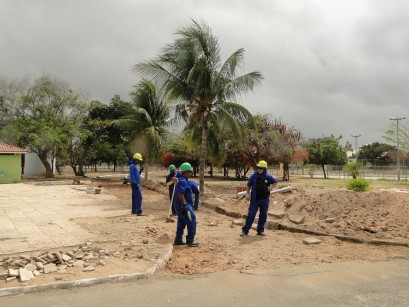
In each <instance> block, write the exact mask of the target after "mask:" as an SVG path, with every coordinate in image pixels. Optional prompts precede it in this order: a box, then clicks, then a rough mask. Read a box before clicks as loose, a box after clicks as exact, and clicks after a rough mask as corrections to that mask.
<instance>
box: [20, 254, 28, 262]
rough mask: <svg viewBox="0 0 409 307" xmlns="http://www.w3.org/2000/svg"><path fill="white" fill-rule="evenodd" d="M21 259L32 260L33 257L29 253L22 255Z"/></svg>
mask: <svg viewBox="0 0 409 307" xmlns="http://www.w3.org/2000/svg"><path fill="white" fill-rule="evenodd" d="M20 259H24V260H27V261H30V260H31V257H30V256H28V255H20Z"/></svg>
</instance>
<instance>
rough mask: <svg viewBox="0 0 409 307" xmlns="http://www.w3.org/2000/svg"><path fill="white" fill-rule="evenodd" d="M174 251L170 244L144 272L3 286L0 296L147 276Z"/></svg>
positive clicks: (87, 285) (161, 266)
mask: <svg viewBox="0 0 409 307" xmlns="http://www.w3.org/2000/svg"><path fill="white" fill-rule="evenodd" d="M172 253H173V245H172V244H170V247H169V250H168V252H167V253H166V254H165V255H164V257H163V258H161V259H158V260H157V261H156V263H155V264H154V265H153V266H152V267H151V268H149V269H147V270H146V271H145V272H142V273H130V274H117V275H109V276H106V277H95V278H85V279H79V280H73V281H65V282H55V283H49V284H44V285H34V286H21V287H12V288H2V289H0V297H5V296H13V295H19V294H25V293H32V292H39V291H45V290H51V289H71V288H74V287H89V286H94V285H99V284H103V283H108V282H120V281H129V280H138V279H143V278H147V277H148V276H149V275H152V274H153V273H155V271H156V270H158V269H161V268H163V267H164V266H165V265H166V264H167V263H168V262H169V260H170V258H172Z"/></svg>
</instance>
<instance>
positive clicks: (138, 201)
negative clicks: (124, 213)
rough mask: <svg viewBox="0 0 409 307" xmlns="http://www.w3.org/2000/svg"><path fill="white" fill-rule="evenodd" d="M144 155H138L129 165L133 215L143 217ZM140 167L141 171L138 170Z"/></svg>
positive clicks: (135, 155)
mask: <svg viewBox="0 0 409 307" xmlns="http://www.w3.org/2000/svg"><path fill="white" fill-rule="evenodd" d="M142 161H143V159H142V155H141V154H140V153H136V154H134V156H133V159H132V160H131V164H130V165H129V181H130V183H131V188H132V211H131V213H132V214H136V215H143V214H142V191H141V176H140V173H141V171H142V166H141V163H142ZM138 165H139V167H140V168H139V169H138Z"/></svg>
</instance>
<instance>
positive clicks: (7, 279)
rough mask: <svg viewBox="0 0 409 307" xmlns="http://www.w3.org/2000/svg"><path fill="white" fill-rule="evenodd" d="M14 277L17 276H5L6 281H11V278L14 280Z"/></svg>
mask: <svg viewBox="0 0 409 307" xmlns="http://www.w3.org/2000/svg"><path fill="white" fill-rule="evenodd" d="M16 278H17V277H16V276H11V277H7V278H6V282H10V281H13V280H15V279H16Z"/></svg>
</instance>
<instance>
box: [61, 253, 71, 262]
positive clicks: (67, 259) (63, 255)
mask: <svg viewBox="0 0 409 307" xmlns="http://www.w3.org/2000/svg"><path fill="white" fill-rule="evenodd" d="M61 258H62V260H64V261H65V262H67V261H69V260H71V259H72V258H71V257H70V256H68V255H66V254H62V256H61Z"/></svg>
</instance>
